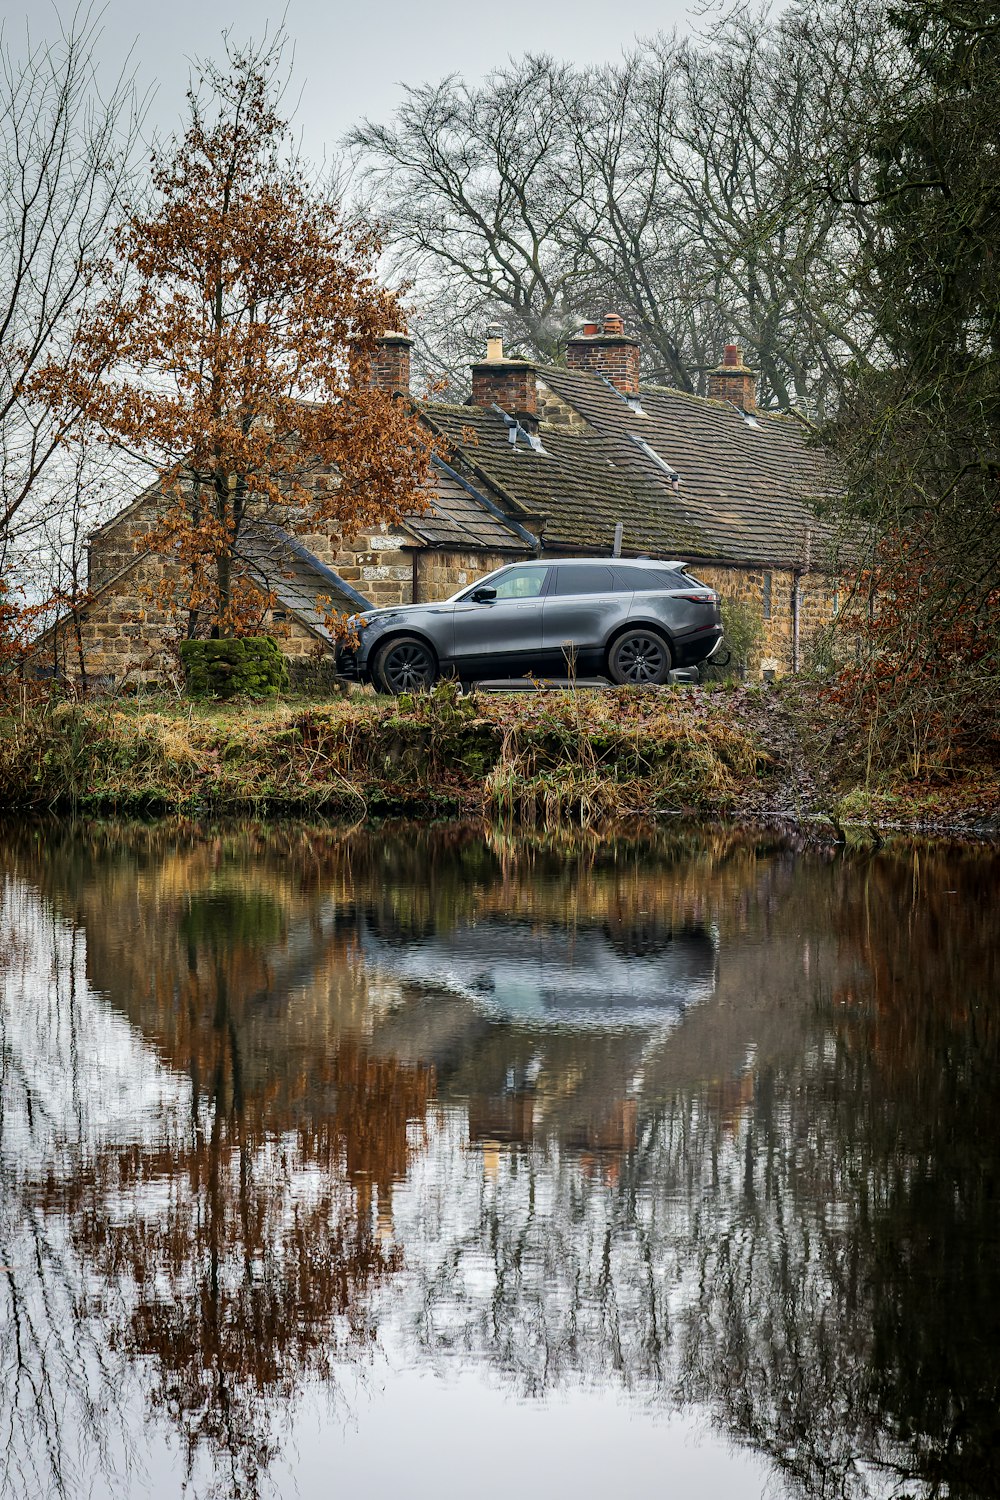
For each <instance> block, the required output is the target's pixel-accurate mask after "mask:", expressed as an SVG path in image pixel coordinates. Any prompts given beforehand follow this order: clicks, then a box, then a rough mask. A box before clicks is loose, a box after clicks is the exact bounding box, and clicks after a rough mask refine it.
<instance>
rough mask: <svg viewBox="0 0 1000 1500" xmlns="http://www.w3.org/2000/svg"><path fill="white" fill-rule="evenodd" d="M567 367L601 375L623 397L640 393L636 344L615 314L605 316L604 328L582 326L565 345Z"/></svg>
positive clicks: (600, 326) (636, 341) (590, 324)
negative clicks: (591, 371)
mask: <svg viewBox="0 0 1000 1500" xmlns="http://www.w3.org/2000/svg"><path fill="white" fill-rule="evenodd" d="M566 363H567V365H568V366H569V368H570V369H571V370H593V371H596V372H597V373H598V374H600V375H603V376H604V378H605V379H606V380H610V382H611V384H612V385H613V386H615V387H616V388H617V389H618V390H619V391H621V393H622V395H623V396H636V395H638V393H639V342H638V340H637V339H634V338H631V337H630V335H629V334H627V333H626V332H625V323H624V320H623V319H622V318H621V316H620V315H619V314H618V313H605V314H604V322H603V325H601V324H598V323H584V325H583V329H582V330H581V332H580V333H577V334H574V336H573V337H572V338H571V339H570V341H569V343H568V344H567V345H566Z"/></svg>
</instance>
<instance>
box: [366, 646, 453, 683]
mask: <svg viewBox="0 0 1000 1500" xmlns="http://www.w3.org/2000/svg"><path fill="white" fill-rule="evenodd" d="M437 674H438V672H437V662H436V661H435V660H434V653H433V652H432V651H431V649H430V647H429V646H426V645H425V644H424V642H423V641H419V640H417V638H416V636H413V635H398V636H397V637H396V639H395V640H392V641H386V643H385V645H384V646H382V647H381V649H380V650H379V651H378V652H377V653H376V656H375V661H374V663H373V665H372V681H373V682H374V683H375V686H376V687H377V688H379V689H380V690H381V691H382V692H383V693H419V692H420V690H421V688H429V687H433V686H434V683H435V681H436V679H437Z"/></svg>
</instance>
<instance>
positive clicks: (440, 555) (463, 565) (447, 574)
mask: <svg viewBox="0 0 1000 1500" xmlns="http://www.w3.org/2000/svg"><path fill="white" fill-rule="evenodd" d="M524 555H525V557H530V556H532V554H531V553H530V552H529V551H528V550H527V549H525V554H524ZM516 561H517V559H516V558H512V557H511V556H510V555H509V554H503V555H501V554H500V553H489V552H431V551H427V552H421V553H420V554H419V556H418V559H417V568H418V575H417V594H418V597H419V600H420V603H421V604H424V603H426V602H427V601H428V600H434V599H450V598H451V596H452V594H457V593H458V591H459V589H461V588H464V587H465V586H466V584H469V583H474V582H475V580H476V579H477V578H482V576H483V574H484V573H492V571H493V569H494V568H502V567H503V565H504V564H505V563H509V562H516Z"/></svg>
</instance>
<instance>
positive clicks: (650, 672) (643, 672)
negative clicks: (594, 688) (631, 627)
mask: <svg viewBox="0 0 1000 1500" xmlns="http://www.w3.org/2000/svg"><path fill="white" fill-rule="evenodd" d="M615 665H616V666H617V668H618V672H617V673H616V676H618V678H619V681H621V682H632V683H636V684H651V683H661V682H663V681H665V679H666V676H667V673H668V671H669V670H670V658H669V656H668V654H667V650H666V647H665V646H664V644H663V642H662V641H661V640H658V639H657V637H656V636H654V635H647V634H645V633H643V634H641V635H638V634H637V635H628V636H626V637H625V639H624V640H622V641H620V642H619V643H618V645H617V646H616V647H615Z"/></svg>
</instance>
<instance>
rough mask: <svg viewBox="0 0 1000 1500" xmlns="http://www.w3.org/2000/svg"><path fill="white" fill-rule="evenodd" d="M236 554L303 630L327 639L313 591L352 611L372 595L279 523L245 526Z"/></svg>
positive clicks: (367, 603) (367, 602)
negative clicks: (345, 578)
mask: <svg viewBox="0 0 1000 1500" xmlns="http://www.w3.org/2000/svg"><path fill="white" fill-rule="evenodd" d="M240 555H241V558H242V559H243V561H244V562H245V563H246V565H247V567H248V568H249V569H250V571H251V572H252V573H253V574H255V575H256V577H257V578H258V580H259V581H260V583H261V584H262V585H263V587H264V588H265V589H267V590H268V592H269V593H272V594H273V595H274V597H275V600H276V602H277V605H278V607H279V608H281V609H284V610H287V611H288V612H289V613H290V614H294V615H295V616H296V618H297V619H298V620H299V621H301V623H302V624H303V625H304V626H305V627H306V629H307V630H310V631H312V633H313V635H315V636H318V637H319V639H320V640H322V641H325V642H326V643H327V644H330V643H332V641H333V636H332V635H331V633H330V631H329V630H328V629H327V627H326V625H325V624H324V622H323V615H322V613H321V611H320V610H319V609H317V607H316V597H317V595H325V596H326V597H327V598H329V600H330V607H331V608H333V609H336V610H339V611H341V612H342V613H343V614H348V615H353V614H357V613H358V611H359V610H363V609H370V608H371V600H369V599H366V598H365V596H364V595H363V594H359V593H358V591H357V589H354V588H352V587H351V585H350V584H349V583H347V582H345V580H344V579H343V578H341V576H340V574H339V573H336V572H334V570H333V569H332V568H328V567H327V566H326V564H325V563H322V562H320V560H319V558H318V557H314V556H313V554H312V553H311V552H309V551H308V550H307V548H305V547H303V545H302V543H301V542H300V541H298V540H297V538H295V537H291V536H289V535H288V533H287V532H285V531H282V529H281V527H280V526H272V525H268V524H265V523H263V522H260V523H256V524H254V525H252V526H249V525H248V526H245V527H244V529H243V532H242V535H241V538H240Z"/></svg>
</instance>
